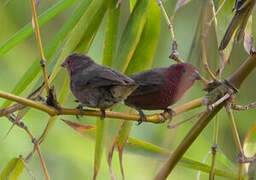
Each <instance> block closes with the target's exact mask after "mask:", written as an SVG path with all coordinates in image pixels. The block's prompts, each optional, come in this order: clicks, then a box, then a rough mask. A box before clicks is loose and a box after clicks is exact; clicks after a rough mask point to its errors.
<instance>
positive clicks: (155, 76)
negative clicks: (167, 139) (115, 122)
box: [124, 63, 201, 124]
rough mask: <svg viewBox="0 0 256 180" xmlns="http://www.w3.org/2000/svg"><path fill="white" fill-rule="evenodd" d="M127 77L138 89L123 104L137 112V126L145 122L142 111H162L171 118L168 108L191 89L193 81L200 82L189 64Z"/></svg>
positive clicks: (171, 113)
mask: <svg viewBox="0 0 256 180" xmlns="http://www.w3.org/2000/svg"><path fill="white" fill-rule="evenodd" d="M129 77H130V78H132V79H133V80H134V81H135V82H136V83H137V84H138V86H139V87H138V88H137V89H135V90H134V91H133V92H132V93H131V94H130V95H129V96H128V97H127V98H126V99H125V101H124V103H125V104H126V105H127V106H130V107H132V108H134V109H135V110H137V111H138V112H139V115H140V120H139V122H138V124H140V123H142V122H143V121H145V120H146V116H145V114H144V112H143V111H142V110H164V111H165V112H168V113H169V114H170V116H171V117H172V115H173V113H174V112H173V110H172V109H169V108H168V107H169V106H170V105H173V104H175V103H176V102H177V101H178V100H179V99H180V98H181V97H182V96H183V95H184V93H185V92H186V91H187V90H188V89H189V88H191V87H192V85H193V84H194V82H195V80H201V76H200V74H199V72H198V71H197V68H196V67H195V66H193V65H191V64H189V63H178V64H174V65H171V66H169V67H162V68H153V69H150V70H146V71H143V72H140V73H137V74H133V75H131V76H129Z"/></svg>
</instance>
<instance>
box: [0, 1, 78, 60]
mask: <svg viewBox="0 0 256 180" xmlns="http://www.w3.org/2000/svg"><path fill="white" fill-rule="evenodd" d="M75 1H76V0H61V1H58V2H57V3H56V4H55V5H54V6H53V7H51V8H49V9H48V10H46V11H45V12H44V13H43V14H41V15H40V16H39V17H38V23H39V25H40V26H41V25H43V24H45V23H46V22H48V21H49V20H51V19H52V18H53V17H55V16H56V15H58V14H59V13H60V12H62V11H63V10H65V9H66V8H67V7H69V6H70V5H71V4H72V3H74V2H75ZM32 33H33V28H32V24H31V22H30V23H28V24H27V25H25V26H24V27H23V28H22V29H20V30H19V31H18V32H16V33H15V34H14V35H13V36H12V37H11V38H10V39H8V40H7V41H6V42H5V43H4V44H3V45H1V46H0V56H3V55H4V54H5V53H7V52H8V51H9V50H11V49H12V48H13V47H15V46H16V45H17V44H19V43H20V42H21V41H23V40H24V39H26V38H27V37H28V36H29V35H31V34H32Z"/></svg>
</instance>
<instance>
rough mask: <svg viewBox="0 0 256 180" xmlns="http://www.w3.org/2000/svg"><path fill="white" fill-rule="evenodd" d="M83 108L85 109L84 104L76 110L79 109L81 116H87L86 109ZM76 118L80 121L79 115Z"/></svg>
mask: <svg viewBox="0 0 256 180" xmlns="http://www.w3.org/2000/svg"><path fill="white" fill-rule="evenodd" d="M83 107H84V105H83V104H79V105H78V106H77V107H76V109H79V110H80V112H81V114H82V115H85V109H83ZM76 118H77V119H80V117H79V115H76Z"/></svg>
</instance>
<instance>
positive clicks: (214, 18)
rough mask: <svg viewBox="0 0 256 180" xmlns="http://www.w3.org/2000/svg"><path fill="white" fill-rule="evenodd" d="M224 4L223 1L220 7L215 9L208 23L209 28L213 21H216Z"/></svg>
mask: <svg viewBox="0 0 256 180" xmlns="http://www.w3.org/2000/svg"><path fill="white" fill-rule="evenodd" d="M212 3H213V2H212ZM225 3H226V0H224V1H223V2H222V3H221V5H220V6H219V8H218V9H217V11H216V12H214V16H213V17H212V19H211V21H210V22H209V26H211V24H212V22H213V21H214V20H216V17H217V15H218V14H219V12H220V10H221V9H222V8H223V6H224V5H225Z"/></svg>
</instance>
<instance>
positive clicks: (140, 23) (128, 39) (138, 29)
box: [113, 0, 149, 72]
mask: <svg viewBox="0 0 256 180" xmlns="http://www.w3.org/2000/svg"><path fill="white" fill-rule="evenodd" d="M148 4H149V1H148V0H140V1H138V2H137V3H136V5H135V7H134V10H133V11H132V14H131V15H130V17H129V20H128V23H127V25H126V27H125V29H124V32H123V33H122V36H121V40H120V45H119V47H118V51H117V56H116V58H115V61H114V64H113V65H114V68H116V69H117V70H119V71H120V72H125V70H126V69H127V67H128V65H129V62H130V60H131V58H132V56H133V53H134V52H135V49H136V46H137V44H138V43H139V40H140V37H141V33H142V30H143V27H144V25H145V22H146V15H147V7H148Z"/></svg>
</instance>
